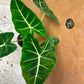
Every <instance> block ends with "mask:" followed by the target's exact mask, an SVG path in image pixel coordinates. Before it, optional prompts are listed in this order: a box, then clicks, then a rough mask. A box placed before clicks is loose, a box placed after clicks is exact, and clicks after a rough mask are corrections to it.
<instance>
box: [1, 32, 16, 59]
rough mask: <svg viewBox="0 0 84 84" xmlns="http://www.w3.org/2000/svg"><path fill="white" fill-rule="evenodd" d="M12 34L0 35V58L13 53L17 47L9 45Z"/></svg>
mask: <svg viewBox="0 0 84 84" xmlns="http://www.w3.org/2000/svg"><path fill="white" fill-rule="evenodd" d="M13 36H14V34H13V33H12V32H9V33H8V32H7V33H1V34H0V58H2V57H4V56H6V55H9V54H10V53H12V52H14V51H15V49H16V48H17V46H16V45H15V44H13V43H11V40H12V38H13Z"/></svg>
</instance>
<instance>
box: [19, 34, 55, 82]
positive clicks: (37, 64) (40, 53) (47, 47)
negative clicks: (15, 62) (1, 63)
mask: <svg viewBox="0 0 84 84" xmlns="http://www.w3.org/2000/svg"><path fill="white" fill-rule="evenodd" d="M55 63H56V56H55V45H54V40H53V37H51V36H49V37H48V38H47V39H46V41H45V43H44V45H43V47H42V48H40V45H39V43H38V41H37V39H36V38H35V37H34V36H32V35H31V34H29V35H27V36H26V38H25V39H24V43H23V49H22V58H21V63H20V65H21V68H22V75H23V77H24V79H25V81H26V83H27V84H43V83H44V81H45V80H46V78H47V77H48V76H49V74H50V73H51V72H52V69H53V67H54V65H55Z"/></svg>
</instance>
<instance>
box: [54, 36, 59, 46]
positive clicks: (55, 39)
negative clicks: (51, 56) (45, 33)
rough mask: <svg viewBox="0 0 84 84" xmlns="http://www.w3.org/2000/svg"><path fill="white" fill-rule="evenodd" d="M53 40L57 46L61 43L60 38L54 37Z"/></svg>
mask: <svg viewBox="0 0 84 84" xmlns="http://www.w3.org/2000/svg"><path fill="white" fill-rule="evenodd" d="M53 40H54V44H55V45H57V44H58V43H59V42H60V40H59V39H58V38H56V37H53Z"/></svg>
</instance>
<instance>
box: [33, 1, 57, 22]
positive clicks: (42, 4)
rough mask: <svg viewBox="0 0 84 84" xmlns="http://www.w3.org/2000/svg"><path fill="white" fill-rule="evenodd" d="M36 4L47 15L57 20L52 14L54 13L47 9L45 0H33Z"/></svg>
mask: <svg viewBox="0 0 84 84" xmlns="http://www.w3.org/2000/svg"><path fill="white" fill-rule="evenodd" d="M33 1H34V3H35V4H36V6H37V7H38V8H39V9H40V10H41V11H42V12H43V13H44V14H45V15H47V16H49V17H50V18H51V19H53V20H55V21H57V22H58V19H57V17H56V16H55V15H54V13H53V12H52V11H51V10H50V9H49V7H48V6H47V4H46V2H45V0H33Z"/></svg>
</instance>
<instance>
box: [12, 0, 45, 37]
mask: <svg viewBox="0 0 84 84" xmlns="http://www.w3.org/2000/svg"><path fill="white" fill-rule="evenodd" d="M11 13H12V21H13V23H14V25H15V29H16V31H17V32H18V33H20V35H21V36H22V37H23V38H24V37H25V36H26V34H27V33H33V32H36V33H37V34H38V35H40V36H46V31H45V28H44V27H43V24H42V22H41V21H40V20H39V18H38V17H37V16H36V15H35V13H33V12H32V11H31V10H30V9H29V8H27V7H26V6H25V5H24V4H23V2H22V1H21V0H11Z"/></svg>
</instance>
